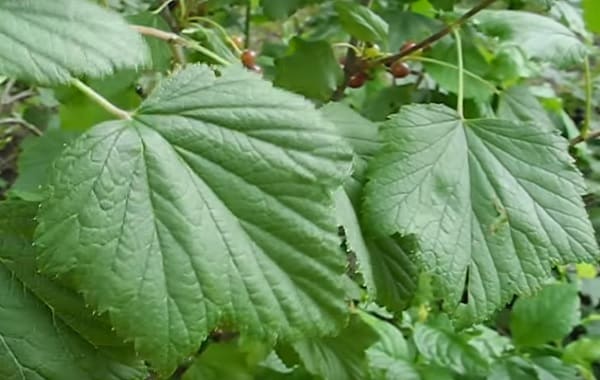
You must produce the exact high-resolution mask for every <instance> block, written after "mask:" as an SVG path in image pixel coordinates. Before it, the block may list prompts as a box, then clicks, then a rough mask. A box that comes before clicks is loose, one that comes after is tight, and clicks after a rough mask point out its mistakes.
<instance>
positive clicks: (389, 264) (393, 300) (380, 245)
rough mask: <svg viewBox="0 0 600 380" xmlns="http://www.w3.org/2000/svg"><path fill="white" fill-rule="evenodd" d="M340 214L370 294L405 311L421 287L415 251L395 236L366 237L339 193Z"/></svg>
mask: <svg viewBox="0 0 600 380" xmlns="http://www.w3.org/2000/svg"><path fill="white" fill-rule="evenodd" d="M335 196H336V210H337V214H338V224H339V225H341V226H343V227H344V232H345V235H346V239H347V244H348V247H349V248H350V249H351V250H352V252H354V253H355V254H356V258H357V260H358V270H359V272H360V273H362V275H363V278H364V280H365V285H366V287H367V290H368V291H369V294H370V295H371V296H372V297H373V298H374V299H376V300H377V302H378V303H379V304H381V305H383V306H386V307H388V308H389V309H391V310H393V311H402V310H403V309H404V308H405V307H406V306H407V305H408V304H409V302H410V301H411V299H412V297H413V295H414V292H415V290H416V289H417V283H418V274H419V273H418V270H417V267H416V265H415V263H414V261H413V260H415V259H414V256H415V252H414V248H412V247H411V244H410V243H411V242H410V240H409V239H406V238H402V237H400V236H397V235H394V236H391V237H380V238H370V237H368V236H363V229H362V228H361V226H360V224H359V221H358V217H357V216H356V214H355V211H354V207H353V206H352V203H351V202H350V199H349V198H348V196H347V195H346V193H345V192H344V191H343V190H342V189H338V191H336V193H335Z"/></svg>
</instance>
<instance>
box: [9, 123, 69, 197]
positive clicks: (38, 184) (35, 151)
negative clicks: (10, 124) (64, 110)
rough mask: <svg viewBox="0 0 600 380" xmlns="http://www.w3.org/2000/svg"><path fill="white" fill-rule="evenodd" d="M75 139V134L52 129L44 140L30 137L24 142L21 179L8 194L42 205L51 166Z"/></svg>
mask: <svg viewBox="0 0 600 380" xmlns="http://www.w3.org/2000/svg"><path fill="white" fill-rule="evenodd" d="M76 136H77V134H75V133H71V132H66V131H63V130H61V129H58V128H51V129H48V130H47V131H46V132H45V133H44V135H43V136H41V137H37V136H31V137H28V138H27V139H25V141H24V142H23V143H22V145H21V149H22V152H21V154H20V155H19V159H18V162H17V166H18V170H19V176H18V177H17V180H16V181H15V183H14V184H13V186H12V187H11V189H10V192H9V194H10V195H12V196H15V197H19V198H22V199H25V200H28V201H41V200H42V199H43V198H44V192H45V190H46V189H45V186H46V185H47V184H48V179H49V174H50V169H51V167H52V162H53V161H54V160H55V159H56V158H57V157H58V156H59V155H60V153H61V152H62V151H63V149H64V148H65V146H66V145H67V143H69V142H70V141H72V140H73V139H74V138H75V137H76Z"/></svg>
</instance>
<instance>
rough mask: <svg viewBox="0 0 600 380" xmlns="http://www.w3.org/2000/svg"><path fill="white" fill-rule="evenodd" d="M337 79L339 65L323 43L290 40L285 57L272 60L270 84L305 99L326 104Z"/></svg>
mask: <svg viewBox="0 0 600 380" xmlns="http://www.w3.org/2000/svg"><path fill="white" fill-rule="evenodd" d="M341 78H342V70H341V68H340V65H339V63H338V62H337V60H336V59H335V56H334V55H333V50H332V49H331V45H330V44H329V43H328V42H327V41H324V40H320V41H306V40H303V39H301V38H300V37H294V38H293V39H292V40H291V41H290V47H289V50H288V54H287V55H286V56H284V57H281V58H277V59H275V79H274V81H273V83H274V84H275V85H276V86H278V87H281V88H284V89H286V90H289V91H292V92H296V93H298V94H301V95H304V96H306V97H308V98H312V99H316V100H322V101H326V100H329V98H331V95H332V94H333V92H334V91H335V89H336V88H337V85H338V82H339V81H340V80H341Z"/></svg>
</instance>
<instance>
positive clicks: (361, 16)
mask: <svg viewBox="0 0 600 380" xmlns="http://www.w3.org/2000/svg"><path fill="white" fill-rule="evenodd" d="M335 10H336V11H337V13H338V16H339V18H340V23H341V24H342V27H343V28H344V30H345V31H346V32H347V33H348V34H350V35H351V36H353V37H356V38H358V39H359V40H361V41H365V42H386V41H387V33H388V24H387V23H386V22H385V21H384V20H383V19H382V18H381V17H379V15H377V14H376V13H375V12H373V11H372V10H370V9H369V8H367V7H365V6H364V5H360V4H357V3H355V2H347V1H338V2H336V3H335Z"/></svg>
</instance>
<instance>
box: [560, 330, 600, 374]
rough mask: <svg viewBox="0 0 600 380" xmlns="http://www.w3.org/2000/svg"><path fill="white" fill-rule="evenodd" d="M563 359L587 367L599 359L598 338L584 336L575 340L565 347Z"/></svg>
mask: <svg viewBox="0 0 600 380" xmlns="http://www.w3.org/2000/svg"><path fill="white" fill-rule="evenodd" d="M563 360H564V361H565V362H567V363H571V364H575V365H582V366H584V367H588V368H589V367H590V366H591V364H592V363H594V362H597V361H598V360H600V339H590V338H587V337H584V338H581V339H578V340H576V341H575V342H573V343H571V344H569V345H568V346H567V347H565V351H564V353H563Z"/></svg>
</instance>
